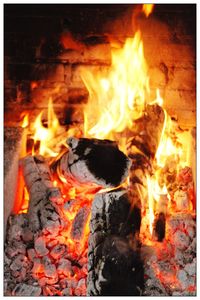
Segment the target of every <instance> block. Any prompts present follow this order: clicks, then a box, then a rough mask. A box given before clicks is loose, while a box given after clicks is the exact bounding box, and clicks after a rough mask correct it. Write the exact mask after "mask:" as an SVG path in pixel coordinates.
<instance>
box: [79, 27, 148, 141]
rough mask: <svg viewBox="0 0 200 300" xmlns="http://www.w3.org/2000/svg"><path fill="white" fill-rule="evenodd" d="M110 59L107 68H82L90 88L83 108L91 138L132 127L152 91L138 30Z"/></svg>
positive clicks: (86, 133)
mask: <svg viewBox="0 0 200 300" xmlns="http://www.w3.org/2000/svg"><path fill="white" fill-rule="evenodd" d="M111 58H112V63H111V67H110V68H109V69H108V70H106V71H105V70H104V71H98V72H95V73H94V72H93V73H92V72H91V71H89V70H87V69H85V68H84V69H82V71H81V76H82V79H83V81H84V83H85V85H86V87H87V89H88V91H89V99H88V103H87V105H86V107H85V110H84V119H85V120H84V121H85V124H84V127H85V130H84V131H85V135H86V136H88V137H91V136H92V137H96V138H100V139H101V138H110V139H113V138H114V135H113V134H114V133H118V132H122V131H123V130H124V129H125V128H127V127H129V128H131V127H132V125H133V120H134V119H136V118H138V117H140V116H141V115H142V113H143V109H144V106H145V101H146V97H147V95H148V93H149V78H148V75H147V71H148V68H147V63H146V61H145V58H144V52H143V43H142V40H141V34H140V32H139V31H137V32H136V34H135V36H134V38H128V39H127V40H126V42H125V44H124V47H123V48H121V49H114V50H112V53H111Z"/></svg>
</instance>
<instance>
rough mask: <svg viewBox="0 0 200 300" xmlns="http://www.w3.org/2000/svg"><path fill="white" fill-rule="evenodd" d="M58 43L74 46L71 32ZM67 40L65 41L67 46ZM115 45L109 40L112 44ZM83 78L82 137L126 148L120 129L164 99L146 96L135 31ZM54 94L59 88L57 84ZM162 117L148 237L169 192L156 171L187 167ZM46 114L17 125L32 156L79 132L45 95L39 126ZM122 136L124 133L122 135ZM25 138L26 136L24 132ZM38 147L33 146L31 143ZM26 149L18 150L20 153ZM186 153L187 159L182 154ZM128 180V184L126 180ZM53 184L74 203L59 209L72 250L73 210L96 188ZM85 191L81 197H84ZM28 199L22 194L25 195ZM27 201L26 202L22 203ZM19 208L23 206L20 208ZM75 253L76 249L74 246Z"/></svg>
mask: <svg viewBox="0 0 200 300" xmlns="http://www.w3.org/2000/svg"><path fill="white" fill-rule="evenodd" d="M153 8H154V4H143V6H142V9H143V12H144V13H145V15H146V17H148V16H149V15H150V14H151V13H152V11H153ZM61 42H62V44H63V46H64V47H65V48H66V47H67V48H68V47H69V45H70V47H71V46H72V48H76V47H78V48H79V46H80V45H79V44H78V43H75V41H74V40H73V38H72V37H71V35H70V34H68V33H67V34H64V35H63V36H61ZM68 44H69V45H68ZM113 45H114V44H112V46H113ZM81 77H82V80H83V82H84V84H85V86H86V88H87V90H88V92H89V99H88V103H87V104H86V105H85V108H84V136H85V137H89V138H98V139H111V140H118V143H119V146H120V147H122V148H123V150H124V149H126V142H127V140H126V137H121V136H120V139H119V133H122V134H123V133H124V132H125V131H126V130H127V129H129V130H130V131H131V130H132V129H133V128H134V121H135V120H136V119H138V118H140V117H141V116H142V115H143V114H144V110H145V106H146V104H152V105H153V104H158V105H160V106H163V103H164V101H163V99H162V97H161V95H160V92H159V90H158V89H157V91H156V99H155V100H154V101H152V99H150V86H149V76H148V65H147V62H146V60H145V57H144V49H143V41H142V38H141V33H140V31H137V32H136V33H135V35H134V37H133V38H127V39H126V41H125V43H124V46H123V47H122V48H120V47H114V46H113V47H111V66H110V67H108V68H104V70H98V71H95V72H94V71H93V72H92V71H90V70H88V68H82V69H81ZM36 87H37V83H35V82H32V84H31V88H32V89H35V88H36ZM54 92H55V93H59V92H60V87H59V86H58V87H57V88H56V89H55V91H54ZM164 114H165V120H164V125H163V129H162V133H161V138H160V142H159V145H158V148H157V152H156V156H155V160H154V162H153V165H154V170H153V174H152V175H151V176H149V175H148V176H147V178H146V179H147V194H148V200H147V202H148V203H147V204H148V205H147V207H148V211H147V218H148V227H149V231H150V235H152V233H153V223H154V220H155V214H156V212H157V210H158V209H159V207H160V205H161V198H162V197H166V198H165V199H166V200H168V201H167V204H166V205H167V206H168V202H169V204H170V200H171V198H170V194H169V191H168V190H167V186H166V184H161V182H160V181H161V178H160V176H161V175H160V173H161V170H163V169H164V168H165V167H166V165H167V164H169V163H175V165H176V168H177V171H178V170H179V169H180V167H183V166H185V165H187V162H188V161H189V159H188V151H185V150H184V149H186V148H187V147H186V145H187V143H186V141H187V138H188V137H187V136H184V137H183V135H181V133H180V136H179V139H177V136H175V135H174V131H176V128H175V125H174V123H173V121H172V120H171V118H170V117H169V115H168V114H167V112H166V111H165V110H164ZM44 115H45V112H44V111H41V112H40V114H39V115H38V116H37V118H36V120H35V122H34V123H33V124H32V125H31V126H30V125H29V118H28V115H25V117H24V120H23V122H22V125H21V126H22V127H23V128H25V129H26V128H27V127H28V126H29V127H30V128H29V129H30V133H31V134H30V136H31V138H32V139H33V140H34V147H33V149H32V154H41V155H43V156H45V157H51V158H56V157H58V155H59V153H60V148H61V146H63V145H64V146H65V147H66V144H65V141H66V139H67V137H68V136H71V135H74V136H78V135H81V133H80V131H78V130H77V129H76V128H74V127H72V128H70V129H69V130H68V131H67V132H66V130H65V129H64V128H63V127H62V126H61V125H60V123H59V120H58V118H57V116H56V114H55V112H54V110H53V101H52V98H50V99H49V105H48V112H47V117H46V124H44V120H43V119H44ZM125 135H126V134H125ZM26 137H27V134H26ZM38 143H39V148H38V149H37V150H36V144H38ZM24 154H25V153H24V152H23V155H24ZM186 157H187V158H186ZM127 184H128V183H127ZM53 186H54V187H60V188H61V191H62V194H63V198H64V199H75V200H76V204H75V205H73V208H72V209H71V210H68V211H64V210H63V215H64V217H65V219H66V220H67V222H68V224H69V228H68V229H67V231H66V234H67V243H68V244H69V245H70V247H71V248H73V249H76V246H77V245H76V242H75V241H74V240H73V238H72V237H71V236H70V232H71V226H72V222H73V220H74V218H75V217H76V215H77V213H78V211H79V210H80V208H81V207H82V206H83V205H88V206H90V205H91V201H92V199H93V196H94V194H95V193H96V192H97V191H98V188H97V187H94V186H90V187H89V186H82V187H81V186H78V185H76V183H75V182H69V180H67V179H66V178H65V177H63V175H62V174H58V178H54V180H53ZM83 195H84V196H83ZM25 198H27V197H25ZM26 203H27V201H26ZM22 211H23V209H22ZM89 220H90V217H89V216H88V218H87V221H86V223H85V227H84V237H83V238H82V243H81V246H80V245H79V246H80V248H81V249H84V247H85V245H86V243H87V237H88V234H89ZM73 251H75V250H73Z"/></svg>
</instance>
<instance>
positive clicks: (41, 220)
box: [21, 155, 61, 232]
mask: <svg viewBox="0 0 200 300" xmlns="http://www.w3.org/2000/svg"><path fill="white" fill-rule="evenodd" d="M21 165H22V170H23V175H24V179H25V183H26V187H27V190H28V192H29V196H30V200H29V206H28V220H29V227H30V229H31V230H32V231H33V232H36V231H38V230H42V229H43V228H45V227H48V225H49V224H50V223H52V222H54V223H55V224H56V222H57V223H58V224H60V223H61V221H60V217H59V213H58V211H57V209H56V206H55V205H54V203H53V202H52V201H50V199H51V197H52V196H53V197H55V189H56V188H55V187H53V184H52V181H51V175H50V170H49V167H48V164H47V163H46V161H45V159H44V158H43V157H42V156H31V155H29V156H27V157H25V158H23V159H22V160H21ZM56 194H57V195H56V197H61V193H60V191H59V189H57V193H56Z"/></svg>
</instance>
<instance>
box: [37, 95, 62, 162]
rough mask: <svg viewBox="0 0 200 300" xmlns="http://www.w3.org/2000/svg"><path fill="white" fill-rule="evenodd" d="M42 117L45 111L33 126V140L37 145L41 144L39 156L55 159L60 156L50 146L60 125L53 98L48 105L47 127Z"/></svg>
mask: <svg viewBox="0 0 200 300" xmlns="http://www.w3.org/2000/svg"><path fill="white" fill-rule="evenodd" d="M42 116H43V111H41V112H40V114H39V115H38V117H37V118H36V120H35V122H34V124H33V132H34V133H33V139H34V142H35V143H36V142H37V141H39V142H40V148H39V154H41V155H44V156H45V155H46V156H52V157H55V156H57V155H58V152H56V151H54V150H52V147H50V146H49V145H50V144H52V139H54V138H55V137H56V135H57V133H58V131H59V128H60V124H59V120H58V118H57V116H56V114H55V113H54V110H53V104H52V98H50V99H49V104H48V113H47V127H45V126H44V125H43V123H42ZM54 146H55V145H54Z"/></svg>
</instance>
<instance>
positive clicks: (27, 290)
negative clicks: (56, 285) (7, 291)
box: [12, 283, 41, 297]
mask: <svg viewBox="0 0 200 300" xmlns="http://www.w3.org/2000/svg"><path fill="white" fill-rule="evenodd" d="M40 294H41V287H39V286H31V285H28V284H24V283H23V284H17V285H16V287H15V289H14V290H13V293H12V296H34V297H37V296H40Z"/></svg>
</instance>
